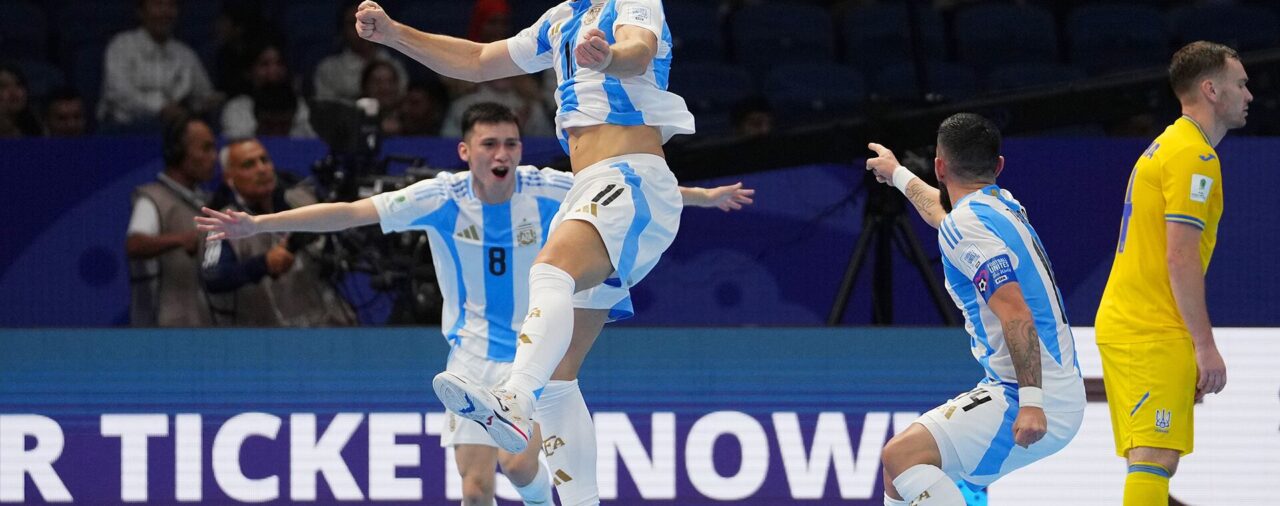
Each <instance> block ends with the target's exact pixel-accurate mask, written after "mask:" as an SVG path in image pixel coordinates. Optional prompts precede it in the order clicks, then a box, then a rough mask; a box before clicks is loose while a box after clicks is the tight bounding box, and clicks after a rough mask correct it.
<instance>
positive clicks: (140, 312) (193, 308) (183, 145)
mask: <svg viewBox="0 0 1280 506" xmlns="http://www.w3.org/2000/svg"><path fill="white" fill-rule="evenodd" d="M215 157H216V153H215V152H214V138H213V130H212V129H210V128H209V125H207V124H205V122H204V121H201V120H199V119H196V118H193V117H181V118H179V119H177V120H175V121H172V122H169V123H167V124H166V125H165V127H164V171H163V172H161V173H160V174H158V175H157V176H156V180H155V181H152V182H150V183H147V184H144V185H142V186H139V187H137V188H136V189H134V192H133V211H132V216H131V217H130V218H129V231H128V238H127V239H126V240H125V253H126V254H127V256H128V257H129V260H130V264H129V270H130V273H129V274H130V276H129V280H130V281H129V284H130V288H131V290H132V292H133V293H132V301H131V304H130V317H131V322H132V324H133V325H134V326H141V327H151V326H161V327H201V326H207V325H209V324H210V323H211V322H212V320H211V318H210V315H209V304H208V302H207V301H206V299H205V296H204V290H203V289H202V288H201V286H200V276H199V272H200V260H199V258H198V257H197V256H196V251H197V249H198V248H199V247H200V240H201V238H202V237H203V236H202V235H201V234H200V233H199V232H197V231H196V228H195V223H194V222H193V221H192V218H194V217H195V216H196V215H197V214H199V213H200V208H201V207H203V206H204V204H205V201H206V199H205V195H204V193H203V192H202V191H201V190H200V184H201V183H204V182H206V181H209V180H210V179H212V178H213V164H214V159H215Z"/></svg>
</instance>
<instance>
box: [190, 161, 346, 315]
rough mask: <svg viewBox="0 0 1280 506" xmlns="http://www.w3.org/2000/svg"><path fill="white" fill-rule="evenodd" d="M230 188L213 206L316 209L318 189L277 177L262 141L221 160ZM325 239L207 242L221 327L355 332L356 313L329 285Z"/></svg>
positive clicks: (206, 267) (206, 272)
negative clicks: (348, 327) (347, 327)
mask: <svg viewBox="0 0 1280 506" xmlns="http://www.w3.org/2000/svg"><path fill="white" fill-rule="evenodd" d="M219 159H220V161H221V162H222V177H223V179H222V182H223V185H222V187H220V188H219V189H218V192H217V193H216V194H215V195H214V197H213V200H212V201H210V203H209V207H211V208H214V209H221V210H224V211H225V210H236V211H243V212H247V213H249V214H267V213H274V212H279V211H285V210H288V209H292V208H294V207H299V206H304V205H309V204H314V203H315V188H314V187H312V186H311V185H309V184H299V183H295V182H294V181H293V180H288V182H287V183H286V184H281V183H282V182H285V181H286V178H285V177H282V176H278V175H277V173H276V171H275V165H274V164H273V163H272V162H271V155H270V154H268V153H267V150H266V148H264V147H263V146H262V143H260V142H258V141H257V140H256V139H253V138H247V139H240V140H234V141H231V142H229V143H228V144H227V145H226V146H224V147H223V148H222V151H221V152H220V153H219ZM324 240H325V239H323V238H322V236H318V235H315V234H303V233H294V234H260V235H256V236H253V237H246V238H241V239H234V240H227V239H224V240H221V241H214V242H208V241H201V244H202V249H203V254H202V255H201V257H202V258H204V262H203V264H202V268H201V272H200V276H201V279H202V280H203V281H204V284H205V288H206V289H207V290H208V292H209V295H208V297H209V301H210V306H211V308H212V314H213V320H214V323H215V324H217V325H236V326H253V327H279V326H289V327H314V326H329V325H354V324H355V322H356V320H355V314H354V312H353V311H352V310H351V307H350V306H348V305H347V303H346V302H345V301H344V300H342V299H341V298H340V297H338V294H337V292H336V291H335V290H334V287H333V285H332V284H331V283H330V282H329V281H328V279H326V275H325V273H324V270H325V268H324V265H325V263H324V261H323V260H322V258H323V256H322V251H323V249H324V245H323V241H324Z"/></svg>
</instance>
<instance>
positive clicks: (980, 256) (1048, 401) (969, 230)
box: [938, 185, 1085, 411]
mask: <svg viewBox="0 0 1280 506" xmlns="http://www.w3.org/2000/svg"><path fill="white" fill-rule="evenodd" d="M938 247H939V248H940V249H941V250H942V267H943V271H944V272H945V273H946V278H947V280H946V281H947V291H948V292H950V293H951V298H952V299H953V300H955V302H956V305H957V306H959V307H960V309H961V310H962V311H964V315H965V328H966V329H967V330H968V331H969V335H970V336H971V339H970V346H971V347H972V349H973V356H974V358H976V359H978V363H980V364H982V367H983V369H985V370H986V374H987V376H986V378H985V379H983V381H982V382H983V383H1000V384H1004V385H1006V386H1009V387H1011V389H1012V390H1013V391H1012V392H1011V394H1012V395H1014V396H1015V398H1016V394H1017V392H1016V388H1017V382H1018V376H1017V372H1016V371H1015V370H1014V367H1013V358H1012V356H1011V355H1010V354H1009V348H1008V346H1007V345H1006V343H1005V340H1004V331H1003V328H1002V326H1001V324H1000V319H999V318H997V317H996V315H995V313H993V312H992V311H991V308H990V307H988V306H987V300H988V299H990V298H991V295H992V294H994V293H995V292H996V290H997V289H999V288H1000V287H1001V286H1004V285H1005V284H1008V283H1014V282H1016V283H1018V284H1019V286H1020V287H1021V289H1022V296H1023V298H1024V299H1026V302H1027V307H1028V308H1029V309H1030V310H1031V314H1032V317H1033V318H1034V319H1035V325H1036V333H1037V334H1039V336H1040V363H1041V379H1042V381H1043V384H1042V388H1043V390H1044V398H1045V400H1044V402H1045V409H1046V410H1051V411H1075V410H1077V409H1079V410H1082V409H1084V406H1085V398H1084V381H1083V379H1082V377H1081V374H1080V366H1079V363H1078V361H1077V360H1076V350H1075V340H1074V338H1073V337H1072V336H1071V327H1070V325H1069V324H1068V323H1067V315H1066V311H1065V309H1064V306H1063V304H1062V294H1061V293H1060V292H1059V291H1058V286H1057V283H1056V282H1055V281H1054V276H1053V267H1052V264H1050V262H1049V257H1048V255H1046V254H1045V252H1044V245H1043V244H1042V243H1041V242H1040V237H1039V236H1038V235H1036V231H1035V229H1034V228H1032V227H1031V222H1030V221H1029V220H1028V219H1027V212H1026V210H1025V209H1024V208H1023V207H1022V205H1021V204H1019V203H1018V201H1017V200H1014V198H1013V196H1012V195H1011V194H1010V193H1009V192H1008V191H1007V190H1002V189H1000V188H999V187H998V186H995V185H991V186H987V187H986V188H983V189H982V190H979V191H976V192H973V193H971V194H969V195H966V196H965V197H964V198H962V199H960V201H959V202H957V203H956V205H955V209H953V210H952V211H951V213H949V214H948V215H947V217H946V219H944V220H942V223H941V226H939V227H938ZM1006 390H1009V389H1006ZM1012 404H1013V405H1015V406H1016V404H1017V403H1016V400H1014V401H1013V402H1012Z"/></svg>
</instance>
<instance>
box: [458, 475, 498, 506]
mask: <svg viewBox="0 0 1280 506" xmlns="http://www.w3.org/2000/svg"><path fill="white" fill-rule="evenodd" d="M493 489H494V482H493V475H492V474H489V475H488V476H463V477H462V502H463V504H468V505H471V504H476V505H485V506H489V505H491V504H493Z"/></svg>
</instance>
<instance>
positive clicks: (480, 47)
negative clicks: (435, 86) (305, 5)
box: [356, 0, 525, 83]
mask: <svg viewBox="0 0 1280 506" xmlns="http://www.w3.org/2000/svg"><path fill="white" fill-rule="evenodd" d="M356 33H358V34H360V36H361V37H363V38H365V39H368V40H371V41H373V42H377V43H379V44H383V45H385V46H387V47H390V48H394V49H395V50H397V51H400V52H401V53H404V54H405V55H407V56H409V57H410V58H413V59H414V60H417V61H418V62H419V63H421V64H423V65H426V66H427V68H430V69H431V70H434V71H436V72H437V73H439V74H442V75H445V76H448V77H452V78H454V79H461V80H464V81H471V82H476V83H478V82H483V81H492V80H494V79H501V78H503V77H511V76H514V75H520V74H524V73H525V71H524V70H522V69H521V68H520V67H519V66H517V65H516V63H515V61H514V60H512V59H511V54H510V53H509V52H508V50H507V41H505V40H503V41H497V42H490V43H487V44H481V43H477V42H472V41H469V40H465V39H459V38H456V37H449V36H447V35H437V34H434V33H426V32H422V31H419V30H417V29H415V28H413V27H411V26H407V25H403V24H400V23H397V22H396V21H395V20H393V19H391V17H390V16H388V15H387V12H386V11H384V10H382V6H380V5H378V3H377V2H373V1H369V0H366V1H365V2H364V3H361V4H360V7H359V8H358V9H357V10H356Z"/></svg>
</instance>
